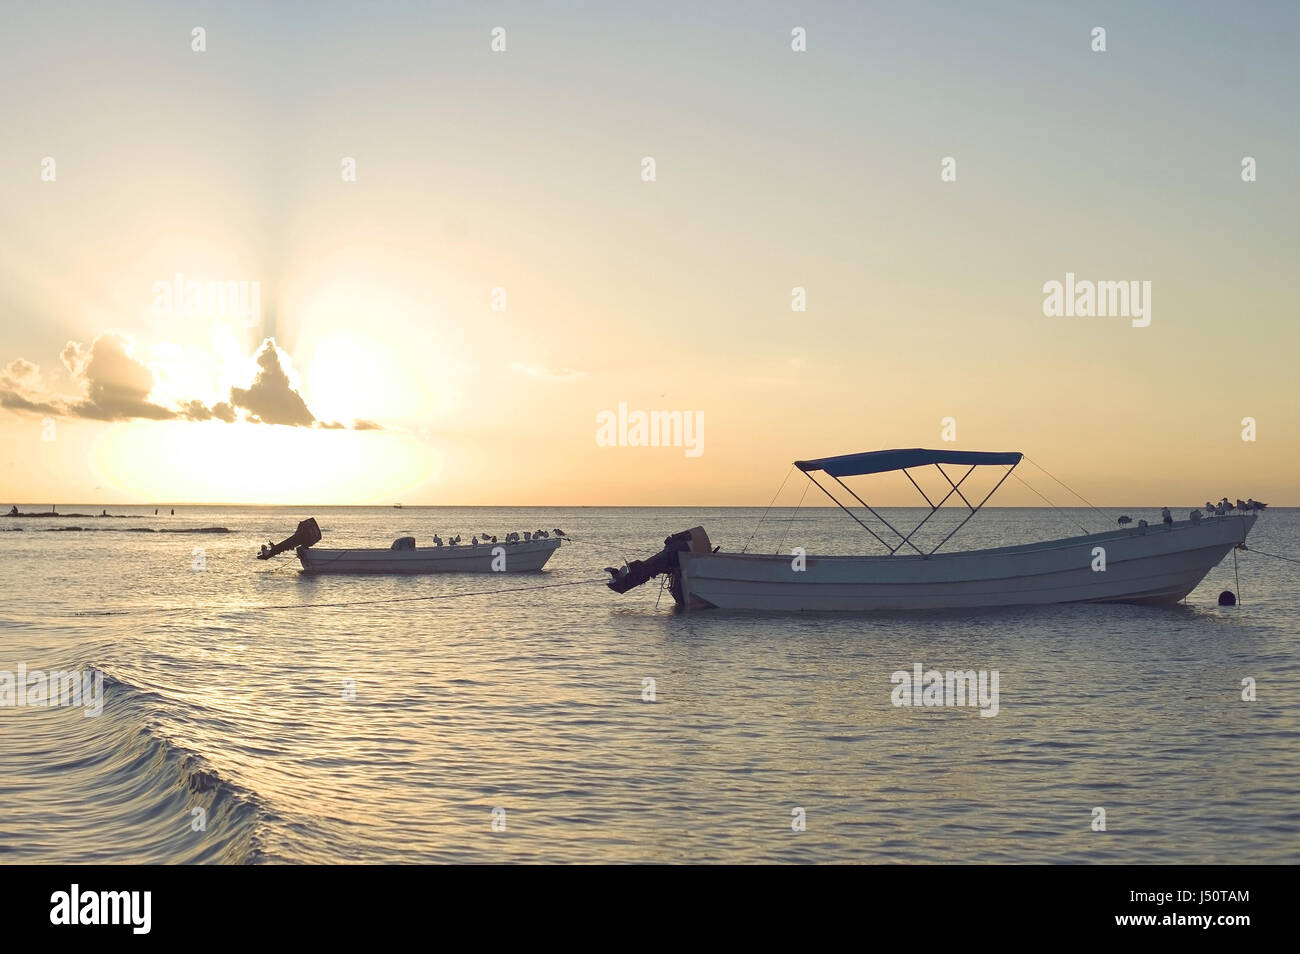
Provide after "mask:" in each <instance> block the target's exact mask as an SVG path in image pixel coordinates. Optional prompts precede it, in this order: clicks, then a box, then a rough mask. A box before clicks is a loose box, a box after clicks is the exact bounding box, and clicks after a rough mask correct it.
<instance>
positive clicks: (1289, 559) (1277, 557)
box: [1241, 543, 1300, 563]
mask: <svg viewBox="0 0 1300 954" xmlns="http://www.w3.org/2000/svg"><path fill="white" fill-rule="evenodd" d="M1241 549H1243V550H1245V551H1246V552H1247V553H1258V554H1259V555H1260V556H1266V557H1272V558H1273V559H1275V560H1286V562H1287V563H1300V560H1297V559H1296V558H1295V557H1289V556H1282V554H1280V553H1269V552H1268V551H1267V550H1257V549H1255V548H1254V547H1248V546H1246V544H1244V543H1243V544H1242V545H1241Z"/></svg>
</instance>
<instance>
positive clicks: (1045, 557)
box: [678, 514, 1256, 613]
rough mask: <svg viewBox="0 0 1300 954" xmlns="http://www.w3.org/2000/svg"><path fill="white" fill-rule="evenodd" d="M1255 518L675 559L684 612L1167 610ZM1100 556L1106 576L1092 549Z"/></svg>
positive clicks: (688, 554)
mask: <svg viewBox="0 0 1300 954" xmlns="http://www.w3.org/2000/svg"><path fill="white" fill-rule="evenodd" d="M1255 519H1256V518H1255V515H1254V514H1247V515H1242V516H1227V517H1214V518H1209V519H1205V520H1201V521H1199V522H1192V521H1178V522H1175V523H1173V524H1158V525H1155V526H1148V527H1135V528H1131V529H1127V530H1119V531H1112V532H1110V533H1099V534H1092V535H1090V536H1084V537H1073V538H1069V539H1064V540H1053V541H1048V542H1044V543H1035V544H1029V545H1026V546H1019V547H1002V548H997V549H990V550H972V551H967V552H962V553H948V554H935V555H934V556H931V557H921V556H885V557H863V556H812V555H809V556H807V557H806V558H805V559H806V564H805V568H804V569H802V570H796V569H795V568H794V567H795V565H796V564H795V560H794V559H793V557H788V556H766V555H748V554H734V553H691V552H683V553H681V554H679V556H678V560H679V569H680V582H679V586H680V592H681V594H682V600H683V603H684V605H685V606H687V607H688V608H699V607H716V608H720V609H728V610H753V611H760V612H778V613H782V612H789V613H801V612H872V611H889V610H927V609H941V610H942V609H971V608H978V607H1000V606H1035V605H1044V604H1054V603H1107V602H1122V603H1175V602H1177V601H1178V600H1181V599H1182V598H1183V597H1185V596H1186V595H1187V594H1188V593H1190V592H1191V591H1192V590H1193V589H1195V588H1196V586H1197V584H1198V583H1200V582H1201V580H1202V579H1204V578H1205V575H1206V574H1207V573H1208V572H1209V571H1210V570H1211V569H1212V568H1213V567H1215V566H1216V565H1217V564H1218V563H1219V561H1220V560H1222V559H1223V558H1224V556H1226V555H1227V554H1228V553H1229V552H1230V551H1231V550H1232V549H1233V547H1235V546H1236V545H1237V544H1239V543H1243V542H1244V541H1245V539H1246V535H1247V533H1249V532H1250V528H1251V527H1252V526H1253V525H1254V522H1255ZM1098 548H1101V549H1103V550H1104V551H1105V553H1104V557H1105V569H1104V570H1096V569H1094V566H1097V565H1099V560H1098V556H1099V554H1098V553H1097V549H1098Z"/></svg>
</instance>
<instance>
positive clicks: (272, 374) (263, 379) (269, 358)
mask: <svg viewBox="0 0 1300 954" xmlns="http://www.w3.org/2000/svg"><path fill="white" fill-rule="evenodd" d="M257 364H258V366H259V367H260V368H261V369H262V370H261V371H259V372H257V377H256V378H255V379H254V380H253V383H252V384H251V385H249V386H248V387H247V388H231V389H230V403H231V404H233V405H234V406H235V407H241V408H243V409H244V410H246V411H248V412H249V420H252V421H260V422H262V423H265V424H288V425H292V426H294V427H311V426H312V424H314V423H315V422H316V417H315V415H313V414H312V412H311V411H309V410H307V402H306V401H304V400H303V399H302V395H301V394H299V393H298V392H297V391H295V390H294V389H293V388H292V387H290V385H289V376H288V375H287V374H285V373H284V369H283V368H281V367H280V353H279V351H278V350H277V349H276V347H275V342H274V341H273V340H272V339H270V338H267V339H266V340H265V341H263V342H262V350H261V351H260V352H258V355H257Z"/></svg>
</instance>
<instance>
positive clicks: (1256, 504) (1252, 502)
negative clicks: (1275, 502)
mask: <svg viewBox="0 0 1300 954" xmlns="http://www.w3.org/2000/svg"><path fill="white" fill-rule="evenodd" d="M1246 506H1247V507H1249V508H1250V509H1251V510H1253V511H1255V513H1259V512H1260V511H1261V510H1263V509H1264V508H1265V507H1267V506H1268V504H1266V503H1263V502H1262V501H1259V500H1256V499H1254V498H1253V497H1247V498H1246Z"/></svg>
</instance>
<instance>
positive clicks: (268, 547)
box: [257, 517, 320, 560]
mask: <svg viewBox="0 0 1300 954" xmlns="http://www.w3.org/2000/svg"><path fill="white" fill-rule="evenodd" d="M315 543H320V527H319V526H317V524H316V518H315V517H308V518H307V519H306V520H304V521H302V522H301V523H300V524H298V529H297V531H295V533H294V535H293V536H291V537H289V538H288V539H286V540H281V541H280V542H279V543H276V544H263V545H262V550H261V552H260V553H258V554H257V558H258V559H259V560H269V559H271V557H273V556H278V555H279V554H281V553H283V552H284V551H285V550H292V549H293V548H294V547H309V546H311V545H312V544H315Z"/></svg>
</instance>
